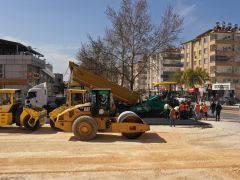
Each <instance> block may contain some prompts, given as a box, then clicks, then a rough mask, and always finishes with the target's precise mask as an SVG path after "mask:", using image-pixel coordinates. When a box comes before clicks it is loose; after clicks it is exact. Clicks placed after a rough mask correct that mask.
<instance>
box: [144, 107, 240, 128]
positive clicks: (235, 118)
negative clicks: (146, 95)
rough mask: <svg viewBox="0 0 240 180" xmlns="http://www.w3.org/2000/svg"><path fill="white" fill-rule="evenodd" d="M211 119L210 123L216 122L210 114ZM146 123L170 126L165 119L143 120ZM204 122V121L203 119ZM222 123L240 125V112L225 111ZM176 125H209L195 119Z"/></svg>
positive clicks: (222, 115)
mask: <svg viewBox="0 0 240 180" xmlns="http://www.w3.org/2000/svg"><path fill="white" fill-rule="evenodd" d="M208 114H209V118H208V121H215V116H214V115H212V114H211V112H209V113H208ZM143 119H144V121H145V122H146V123H147V124H149V125H169V120H167V119H165V118H156V117H155V118H149V117H146V118H143ZM202 120H203V119H202ZM220 121H228V122H238V123H240V111H236V110H235V111H231V110H227V111H226V110H223V111H222V112H221V118H220ZM176 125H190V126H206V125H209V124H208V123H207V121H204V120H203V121H198V120H194V119H187V120H176Z"/></svg>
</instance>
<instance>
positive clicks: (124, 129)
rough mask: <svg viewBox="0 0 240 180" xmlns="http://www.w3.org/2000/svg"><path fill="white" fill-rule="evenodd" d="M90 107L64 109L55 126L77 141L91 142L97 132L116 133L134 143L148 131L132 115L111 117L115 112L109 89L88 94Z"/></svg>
mask: <svg viewBox="0 0 240 180" xmlns="http://www.w3.org/2000/svg"><path fill="white" fill-rule="evenodd" d="M90 94H91V103H85V104H80V105H76V106H74V107H71V108H68V109H66V110H65V111H63V112H62V113H60V114H59V115H58V118H57V121H56V123H55V126H56V127H57V128H59V129H62V130H64V131H73V133H74V136H75V137H77V138H78V139H80V140H91V139H93V138H94V137H95V136H96V134H97V131H101V132H120V133H122V134H123V135H124V136H125V137H127V138H130V139H135V138H137V137H139V136H140V135H142V134H143V133H144V132H145V131H148V130H149V129H150V128H149V126H148V125H147V124H146V123H145V122H144V121H143V120H142V119H141V118H140V117H139V116H137V115H136V114H135V113H134V112H131V111H126V112H123V113H121V114H120V115H119V117H115V116H114V114H115V113H114V112H115V110H116V107H115V104H114V101H113V98H112V93H111V89H93V90H91V93H90Z"/></svg>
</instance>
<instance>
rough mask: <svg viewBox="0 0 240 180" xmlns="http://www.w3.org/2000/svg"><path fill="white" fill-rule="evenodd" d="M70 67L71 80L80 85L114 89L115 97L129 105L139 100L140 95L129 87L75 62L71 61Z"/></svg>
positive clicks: (91, 87)
mask: <svg viewBox="0 0 240 180" xmlns="http://www.w3.org/2000/svg"><path fill="white" fill-rule="evenodd" d="M69 67H70V70H71V80H72V81H74V82H77V83H78V84H79V85H83V86H86V87H88V88H90V89H93V88H109V89H111V90H112V94H113V97H114V99H116V100H119V101H121V102H124V103H126V104H128V105H134V104H136V103H137V102H138V100H139V97H140V95H139V94H138V93H137V92H133V91H129V90H128V89H127V88H125V87H122V86H119V85H118V84H115V83H113V82H111V81H108V80H106V79H104V78H102V77H100V76H98V75H95V74H93V73H92V72H90V71H88V70H87V69H85V68H83V67H80V66H78V65H77V64H75V63H73V62H69Z"/></svg>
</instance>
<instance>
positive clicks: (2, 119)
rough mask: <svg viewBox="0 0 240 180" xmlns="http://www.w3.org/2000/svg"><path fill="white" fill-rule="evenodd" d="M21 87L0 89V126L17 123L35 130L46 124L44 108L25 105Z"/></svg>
mask: <svg viewBox="0 0 240 180" xmlns="http://www.w3.org/2000/svg"><path fill="white" fill-rule="evenodd" d="M20 94H21V91H20V90H19V89H0V127H2V126H6V125H11V124H14V123H15V124H16V125H17V126H20V127H24V128H26V129H28V130H31V131H34V130H36V129H38V128H39V127H40V126H42V125H43V124H45V121H46V115H47V112H46V110H44V109H43V108H39V107H29V106H23V105H22V100H21V98H20V97H21V95H20Z"/></svg>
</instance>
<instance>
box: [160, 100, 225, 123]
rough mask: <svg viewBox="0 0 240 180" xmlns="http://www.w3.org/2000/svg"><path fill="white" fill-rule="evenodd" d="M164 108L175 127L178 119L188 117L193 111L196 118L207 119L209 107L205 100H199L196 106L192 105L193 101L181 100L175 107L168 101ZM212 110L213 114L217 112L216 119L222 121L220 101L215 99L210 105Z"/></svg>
mask: <svg viewBox="0 0 240 180" xmlns="http://www.w3.org/2000/svg"><path fill="white" fill-rule="evenodd" d="M164 110H165V117H166V119H169V120H170V126H171V127H172V126H174V127H175V124H176V122H175V120H176V119H179V120H184V119H188V118H189V117H190V114H192V113H193V114H195V117H196V119H202V118H204V119H205V120H207V119H208V111H209V107H208V105H207V104H206V103H205V102H202V103H201V104H200V103H199V102H197V103H196V104H195V106H194V107H193V106H192V104H191V102H181V103H180V105H179V106H176V107H174V108H173V107H171V106H170V105H169V103H166V104H165V105H164ZM210 110H211V113H212V115H214V113H215V112H216V115H215V117H216V121H220V114H221V110H222V106H221V104H220V103H219V102H218V103H215V102H214V101H213V102H212V103H211V105H210Z"/></svg>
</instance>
